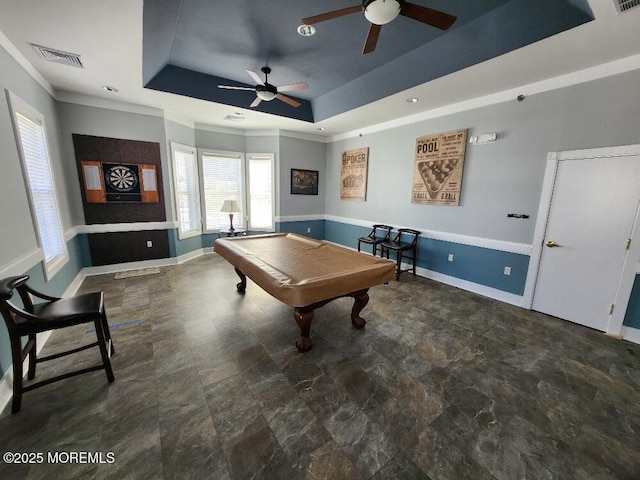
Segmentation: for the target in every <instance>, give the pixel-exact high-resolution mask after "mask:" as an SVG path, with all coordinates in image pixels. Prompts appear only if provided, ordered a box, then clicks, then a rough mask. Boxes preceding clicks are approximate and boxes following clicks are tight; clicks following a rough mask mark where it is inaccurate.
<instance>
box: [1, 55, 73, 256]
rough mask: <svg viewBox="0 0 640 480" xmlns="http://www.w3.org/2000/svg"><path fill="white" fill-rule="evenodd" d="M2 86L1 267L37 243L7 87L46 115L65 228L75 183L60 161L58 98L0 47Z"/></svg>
mask: <svg viewBox="0 0 640 480" xmlns="http://www.w3.org/2000/svg"><path fill="white" fill-rule="evenodd" d="M0 88H1V89H2V94H1V95H2V96H1V98H0V152H2V153H1V156H0V165H1V167H2V177H1V179H0V182H1V183H0V185H1V186H0V221H2V225H4V226H5V228H3V229H2V234H1V235H0V268H1V267H5V266H7V265H8V264H10V263H12V262H13V261H15V260H16V259H18V258H20V257H23V256H24V255H26V254H27V253H29V252H30V251H32V250H34V249H36V248H37V246H38V243H37V239H36V231H35V228H34V224H33V221H32V219H31V210H30V208H29V200H28V196H27V190H26V187H25V183H24V177H23V175H22V167H21V163H20V157H19V154H18V147H17V144H16V138H15V136H14V131H13V124H12V122H11V111H10V109H9V104H8V101H7V98H6V95H5V90H9V91H11V92H12V93H13V94H15V95H17V96H18V97H20V98H21V99H22V100H23V101H25V102H26V103H28V104H29V105H30V106H31V107H33V108H34V109H36V110H38V111H39V112H40V113H41V114H42V115H44V118H45V126H46V133H47V142H48V144H49V152H50V155H51V162H52V166H53V175H54V179H55V184H56V194H57V197H58V202H59V204H60V209H61V217H62V218H61V221H62V226H63V229H64V230H67V229H68V228H69V227H71V226H72V225H73V224H74V223H73V220H72V218H71V214H70V210H71V208H70V201H72V200H70V197H72V196H73V185H72V182H70V181H69V180H68V178H67V175H66V173H67V170H66V167H65V165H63V163H62V161H61V158H62V156H61V154H60V142H59V131H58V125H59V122H58V119H57V116H56V102H55V100H54V99H53V98H52V97H51V96H50V95H49V93H48V92H47V91H46V90H45V89H44V88H43V87H42V86H41V85H40V84H39V83H37V82H36V81H35V80H34V79H33V78H32V77H31V76H30V75H29V74H28V73H27V72H26V71H25V70H24V69H23V68H22V67H21V66H20V65H19V64H18V63H17V62H16V61H15V60H14V59H13V58H12V57H11V56H10V55H9V54H8V53H7V52H6V51H5V50H4V49H3V48H0Z"/></svg>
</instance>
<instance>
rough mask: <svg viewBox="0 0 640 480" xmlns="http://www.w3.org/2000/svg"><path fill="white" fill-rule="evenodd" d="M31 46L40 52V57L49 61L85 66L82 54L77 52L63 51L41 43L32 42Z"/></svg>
mask: <svg viewBox="0 0 640 480" xmlns="http://www.w3.org/2000/svg"><path fill="white" fill-rule="evenodd" d="M31 46H32V47H33V48H34V49H35V51H36V52H37V53H38V55H39V56H40V58H44V59H45V60H47V61H49V62H56V63H62V64H63V65H71V66H72V67H79V68H84V65H82V60H80V55H76V54H75V53H69V52H63V51H61V50H54V49H53V48H48V47H43V46H41V45H35V44H33V43H32V44H31Z"/></svg>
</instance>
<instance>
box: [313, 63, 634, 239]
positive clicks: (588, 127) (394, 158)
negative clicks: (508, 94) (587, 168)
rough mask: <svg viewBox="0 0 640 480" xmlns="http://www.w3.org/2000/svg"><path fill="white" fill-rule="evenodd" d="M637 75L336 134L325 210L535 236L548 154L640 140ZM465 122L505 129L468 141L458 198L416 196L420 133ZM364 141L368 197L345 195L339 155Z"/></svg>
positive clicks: (498, 235) (485, 233) (479, 233)
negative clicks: (491, 137) (487, 139)
mask: <svg viewBox="0 0 640 480" xmlns="http://www.w3.org/2000/svg"><path fill="white" fill-rule="evenodd" d="M639 84H640V71H635V72H630V73H625V74H621V75H617V76H615V77H611V78H607V79H602V80H597V81H592V82H588V83H584V84H581V85H576V86H572V87H568V88H563V89H559V90H555V91H552V92H547V93H542V94H538V95H532V96H530V97H528V98H526V99H525V100H524V101H523V102H517V101H516V100H515V99H514V100H513V101H509V102H505V103H500V104H497V105H493V106H488V107H483V108H478V109H475V110H471V111H467V112H462V113H458V114H453V115H449V116H446V117H441V118H437V119H433V120H426V121H421V122H417V123H414V124H411V125H406V126H402V127H398V128H394V129H391V130H386V131H382V132H378V133H373V134H370V135H364V136H363V137H356V138H351V139H347V140H342V141H338V142H334V143H331V144H330V145H329V146H328V150H327V177H328V178H329V179H330V181H329V182H328V183H327V184H326V195H327V201H326V205H327V207H326V213H327V214H328V215H336V216H342V217H348V218H356V219H361V220H370V221H380V222H385V223H389V224H391V225H403V226H411V227H415V228H418V229H423V230H427V229H428V230H435V231H441V232H448V233H456V234H462V235H469V236H474V237H482V238H490V239H496V240H503V241H510V242H517V243H525V244H530V243H531V241H532V239H533V231H534V227H535V221H536V214H537V209H538V203H539V200H540V192H541V187H542V180H543V175H544V169H545V163H546V159H547V153H548V152H552V151H562V150H573V149H583V148H596V147H605V146H613V145H628V144H635V143H640V133H639V132H638V127H637V122H636V121H635V119H637V118H638V112H640V96H639V95H637V93H633V92H636V91H637V85H639ZM630 92H631V93H630ZM462 128H468V129H469V136H471V135H478V134H483V133H492V132H496V133H498V136H499V138H498V141H497V142H496V143H493V144H487V145H475V146H474V145H468V146H467V155H466V161H465V170H464V177H463V184H462V193H461V205H460V207H443V206H423V205H413V204H411V183H412V178H413V177H412V175H413V162H414V148H415V142H416V138H417V137H420V136H423V135H428V134H432V133H438V132H445V131H449V130H457V129H462ZM360 147H369V183H368V200H367V201H366V202H353V201H341V200H340V192H339V184H338V180H337V179H338V178H339V174H340V155H341V154H342V152H343V151H345V150H352V149H355V148H360ZM507 213H525V214H528V215H531V217H530V219H528V220H521V219H508V218H507Z"/></svg>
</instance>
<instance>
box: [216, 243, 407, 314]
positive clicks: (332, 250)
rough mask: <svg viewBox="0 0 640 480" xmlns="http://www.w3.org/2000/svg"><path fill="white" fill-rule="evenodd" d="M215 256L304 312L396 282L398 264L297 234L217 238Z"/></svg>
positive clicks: (268, 291) (271, 293) (276, 296)
mask: <svg viewBox="0 0 640 480" xmlns="http://www.w3.org/2000/svg"><path fill="white" fill-rule="evenodd" d="M214 251H215V252H216V253H218V254H220V255H221V256H222V257H223V258H225V259H226V260H227V261H228V262H229V263H231V265H233V266H234V267H235V268H236V269H238V270H240V271H241V272H242V273H243V274H245V275H246V276H247V277H249V278H250V279H251V280H252V281H253V282H254V283H256V284H257V285H258V286H260V287H261V288H262V289H263V290H265V291H266V292H267V293H269V294H270V295H272V296H273V297H275V298H277V299H278V300H280V301H281V302H283V303H285V304H287V305H291V306H293V307H303V306H307V305H311V304H314V303H317V302H320V301H323V300H328V299H332V298H336V297H340V296H343V295H347V294H349V293H352V292H355V291H358V290H364V289H367V288H370V287H373V286H376V285H380V284H383V283H387V282H390V281H391V280H394V279H395V264H394V262H392V261H390V260H387V259H382V258H380V257H373V256H371V255H367V254H364V253H359V252H356V251H353V250H349V249H347V248H344V247H341V246H338V245H334V244H331V243H327V242H323V241H319V240H315V239H312V238H308V237H304V236H302V235H297V234H293V233H276V234H266V235H253V236H247V237H233V238H221V239H217V240H216V241H215V243H214Z"/></svg>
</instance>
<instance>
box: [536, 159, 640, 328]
mask: <svg viewBox="0 0 640 480" xmlns="http://www.w3.org/2000/svg"><path fill="white" fill-rule="evenodd" d="M639 203H640V156H624V157H607V158H584V159H573V160H562V161H559V162H558V167H557V172H556V177H555V184H554V186H553V193H552V198H551V206H550V210H549V216H548V219H547V226H546V230H545V235H544V240H543V247H542V252H541V257H540V267H539V270H538V277H537V282H536V285H535V291H534V294H533V304H532V308H533V310H537V311H540V312H543V313H547V314H550V315H553V316H556V317H559V318H563V319H565V320H570V321H572V322H575V323H579V324H581V325H586V326H588V327H591V328H595V329H597V330H601V331H606V330H607V324H608V321H609V318H610V315H611V313H610V307H611V305H612V304H613V303H614V298H615V296H616V291H617V290H618V285H619V282H620V279H621V274H622V269H623V266H624V264H625V259H626V256H627V253H628V245H627V241H628V239H631V238H632V234H633V229H634V223H635V219H636V215H637V210H638V206H639Z"/></svg>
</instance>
